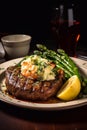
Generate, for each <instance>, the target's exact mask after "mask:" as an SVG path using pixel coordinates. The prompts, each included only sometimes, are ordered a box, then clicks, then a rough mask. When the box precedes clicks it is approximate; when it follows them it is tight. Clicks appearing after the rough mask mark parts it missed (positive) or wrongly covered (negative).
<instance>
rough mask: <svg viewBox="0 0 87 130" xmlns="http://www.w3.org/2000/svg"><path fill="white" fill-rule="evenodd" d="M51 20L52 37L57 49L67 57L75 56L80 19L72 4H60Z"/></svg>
mask: <svg viewBox="0 0 87 130" xmlns="http://www.w3.org/2000/svg"><path fill="white" fill-rule="evenodd" d="M54 14H55V15H54V18H53V19H52V20H51V25H52V26H51V30H52V36H53V38H54V39H55V43H56V46H57V48H61V49H63V50H65V52H66V53H67V54H68V55H69V56H75V55H76V47H77V44H78V43H79V39H80V19H79V15H78V11H77V8H76V6H75V5H74V4H72V3H68V4H65V3H64V4H60V5H59V6H58V7H57V8H55V12H54Z"/></svg>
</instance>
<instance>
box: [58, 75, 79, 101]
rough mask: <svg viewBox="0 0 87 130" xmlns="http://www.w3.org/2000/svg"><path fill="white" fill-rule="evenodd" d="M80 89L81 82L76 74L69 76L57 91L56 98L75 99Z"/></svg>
mask: <svg viewBox="0 0 87 130" xmlns="http://www.w3.org/2000/svg"><path fill="white" fill-rule="evenodd" d="M80 90H81V82H80V80H79V78H78V76H77V75H74V76H72V77H70V78H69V79H68V80H67V81H66V82H65V83H64V85H63V86H62V87H61V89H60V90H59V91H58V93H57V95H56V96H57V98H59V99H61V100H65V101H70V100H73V99H75V98H76V97H77V96H78V94H79V93H80Z"/></svg>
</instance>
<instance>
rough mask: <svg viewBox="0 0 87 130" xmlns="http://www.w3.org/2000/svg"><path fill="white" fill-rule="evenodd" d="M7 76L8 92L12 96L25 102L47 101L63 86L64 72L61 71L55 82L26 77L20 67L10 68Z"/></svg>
mask: <svg viewBox="0 0 87 130" xmlns="http://www.w3.org/2000/svg"><path fill="white" fill-rule="evenodd" d="M5 76H6V81H5V82H6V87H7V91H8V93H9V94H11V95H12V96H14V97H16V98H18V99H23V100H47V99H48V98H50V97H52V96H54V95H55V94H56V93H57V91H58V90H59V89H60V87H61V86H62V84H63V79H64V72H63V71H62V70H59V71H58V76H57V78H56V79H55V80H50V81H37V80H34V79H30V78H27V77H24V76H23V75H22V74H21V69H20V67H17V66H10V67H8V68H7V70H6V73H5Z"/></svg>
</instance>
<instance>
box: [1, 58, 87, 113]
mask: <svg viewBox="0 0 87 130" xmlns="http://www.w3.org/2000/svg"><path fill="white" fill-rule="evenodd" d="M71 58H72V59H73V60H74V61H77V62H78V60H79V62H81V63H82V65H81V66H80V68H83V69H84V70H86V68H85V67H84V66H83V64H84V63H86V64H87V61H85V60H83V59H79V58H75V57H71ZM21 59H23V57H21V58H16V59H12V60H9V61H6V62H4V63H1V64H0V68H2V69H0V77H1V74H2V73H4V71H5V69H6V68H7V67H8V66H9V64H10V65H14V64H16V63H18V62H19V61H20V60H21ZM3 67H4V68H3ZM86 71H87V70H86ZM0 100H1V101H3V102H6V103H8V104H11V105H14V106H18V107H22V108H28V109H34V110H49V111H50V110H65V109H71V108H76V107H80V106H84V105H86V104H87V97H86V98H82V99H78V100H73V101H67V102H61V103H45V104H44V103H34V102H28V101H22V100H19V99H16V98H12V97H10V96H9V95H7V94H5V93H3V92H2V91H1V90H0Z"/></svg>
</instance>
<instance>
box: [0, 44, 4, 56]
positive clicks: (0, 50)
mask: <svg viewBox="0 0 87 130" xmlns="http://www.w3.org/2000/svg"><path fill="white" fill-rule="evenodd" d="M4 56H5V50H4V47H3V45H2V42H0V58H4Z"/></svg>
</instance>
